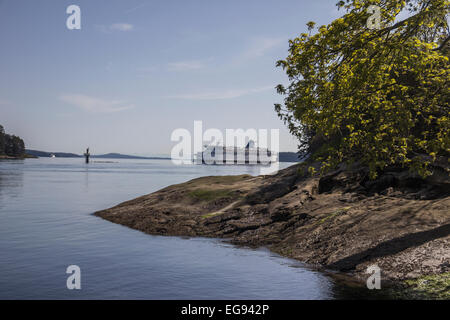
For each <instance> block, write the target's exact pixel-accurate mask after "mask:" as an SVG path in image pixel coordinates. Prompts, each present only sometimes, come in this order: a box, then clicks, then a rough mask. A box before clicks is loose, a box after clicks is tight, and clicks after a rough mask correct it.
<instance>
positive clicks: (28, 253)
mask: <svg viewBox="0 0 450 320" xmlns="http://www.w3.org/2000/svg"><path fill="white" fill-rule="evenodd" d="M82 161H83V160H82V159H49V158H42V159H27V160H23V161H0V298H2V299H30V298H31V299H73V298H82V299H91V298H96V299H332V298H335V297H336V296H337V295H338V294H337V293H336V292H338V291H339V290H338V289H337V288H336V285H335V284H334V283H333V282H332V280H331V279H330V278H328V277H327V276H325V275H323V274H321V273H319V272H316V271H314V270H310V269H308V268H306V267H304V266H303V265H302V264H300V263H298V262H296V261H293V260H289V259H284V258H281V257H279V256H277V255H274V254H272V253H270V252H269V251H268V250H264V249H260V250H252V249H242V248H237V247H234V246H232V245H228V244H225V243H223V242H221V241H220V240H214V239H203V238H194V239H184V238H178V237H158V236H149V235H147V234H144V233H141V232H138V231H135V230H132V229H129V228H126V227H123V226H120V225H116V224H113V223H111V222H108V221H105V220H102V219H100V218H97V217H95V216H93V215H92V213H93V212H95V211H96V210H100V209H104V208H108V207H111V206H113V205H116V204H118V203H120V202H122V201H125V200H129V199H132V198H135V197H137V196H140V195H143V194H147V193H150V192H153V191H156V190H158V189H160V188H162V187H165V186H168V185H170V184H174V183H180V182H183V181H186V180H189V179H192V178H195V177H199V176H205V175H223V174H242V173H248V174H258V168H256V167H246V166H226V167H222V166H198V165H193V166H174V165H172V163H171V162H170V161H167V160H112V161H114V163H91V164H89V165H88V166H86V165H85V164H84V163H83V162H82ZM287 165H288V164H284V166H287ZM72 264H75V265H78V266H80V268H81V285H82V289H81V290H68V289H67V288H66V279H67V277H68V275H67V274H66V273H65V271H66V268H67V266H69V265H72Z"/></svg>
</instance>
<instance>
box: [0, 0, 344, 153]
mask: <svg viewBox="0 0 450 320" xmlns="http://www.w3.org/2000/svg"><path fill="white" fill-rule="evenodd" d="M336 2H337V0H320V1H306V0H296V1H292V0H278V1H276V0H273V1H272V0H270V1H269V0H239V1H237V0H221V1H217V0H183V1H170V0H164V1H163V0H152V1H144V0H121V1H119V0H115V1H111V0H108V1H107V0H86V1H75V0H71V1H65V0H41V1H36V0H34V1H31V0H30V1H24V0H0V57H1V59H0V124H2V125H3V126H4V127H5V130H6V132H8V133H13V134H16V135H19V136H20V137H21V138H23V139H24V141H25V144H26V147H27V148H29V149H37V150H44V151H53V152H56V151H59V152H75V153H82V152H83V151H84V150H85V149H86V147H87V146H89V147H90V148H91V153H94V154H99V153H108V152H120V153H126V154H135V155H162V154H164V155H168V154H170V151H171V149H172V147H173V146H174V145H175V144H176V142H173V141H171V139H170V137H171V133H172V132H173V131H174V130H175V129H177V128H186V129H188V130H189V131H191V132H193V127H194V121H195V120H201V121H203V128H204V130H206V129H208V128H218V129H220V130H222V131H223V132H225V129H227V128H229V129H238V128H242V129H250V128H254V129H279V130H280V151H296V149H297V143H296V141H295V139H294V138H293V137H292V136H291V135H290V134H289V132H288V130H287V129H286V127H285V125H284V124H283V122H282V121H281V120H280V119H279V118H278V116H277V114H276V113H275V111H274V107H273V106H274V103H282V102H283V97H282V96H280V95H278V94H277V93H276V90H275V89H274V88H275V86H276V85H277V84H280V83H283V84H286V83H288V79H287V77H286V75H285V73H284V72H283V70H282V69H281V68H276V67H275V63H276V61H277V60H280V59H284V58H286V56H287V55H288V40H289V39H293V38H295V37H296V36H297V35H299V34H300V33H302V32H306V31H307V27H306V23H307V22H308V21H315V22H316V23H318V25H322V24H328V23H330V22H331V21H332V20H334V19H335V18H337V17H339V16H341V15H342V14H343V12H341V11H338V10H337V8H336V6H335V3H336ZM72 4H75V5H78V6H79V7H80V9H81V29H79V30H69V29H68V28H67V26H66V20H67V18H68V17H69V14H67V13H66V9H67V7H68V6H69V5H72Z"/></svg>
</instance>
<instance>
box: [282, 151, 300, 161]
mask: <svg viewBox="0 0 450 320" xmlns="http://www.w3.org/2000/svg"><path fill="white" fill-rule="evenodd" d="M298 156H299V155H298V153H297V152H280V153H279V154H278V159H279V160H278V161H280V162H299V161H300V159H299V158H298Z"/></svg>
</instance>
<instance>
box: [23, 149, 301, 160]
mask: <svg viewBox="0 0 450 320" xmlns="http://www.w3.org/2000/svg"><path fill="white" fill-rule="evenodd" d="M25 151H26V153H27V154H28V155H30V156H31V157H39V158H50V157H51V155H55V157H56V158H83V155H79V154H76V153H67V152H47V151H39V150H32V149H26V150H25ZM91 158H92V159H135V160H172V158H170V157H157V156H155V157H144V156H133V155H127V154H121V153H107V154H100V155H91ZM279 162H300V159H299V157H298V154H297V153H296V152H280V153H279Z"/></svg>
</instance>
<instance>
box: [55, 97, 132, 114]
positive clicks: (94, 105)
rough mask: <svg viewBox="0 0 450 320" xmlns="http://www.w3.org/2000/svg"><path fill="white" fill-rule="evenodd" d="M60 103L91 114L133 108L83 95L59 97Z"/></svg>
mask: <svg viewBox="0 0 450 320" xmlns="http://www.w3.org/2000/svg"><path fill="white" fill-rule="evenodd" d="M59 99H60V100H61V101H64V102H66V103H68V104H71V105H73V106H75V107H77V108H79V109H81V110H84V111H87V112H91V113H112V112H119V111H125V110H129V109H132V108H134V105H131V104H126V103H125V102H123V101H117V100H104V99H99V98H95V97H90V96H86V95H83V94H66V95H62V96H60V97H59Z"/></svg>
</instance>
